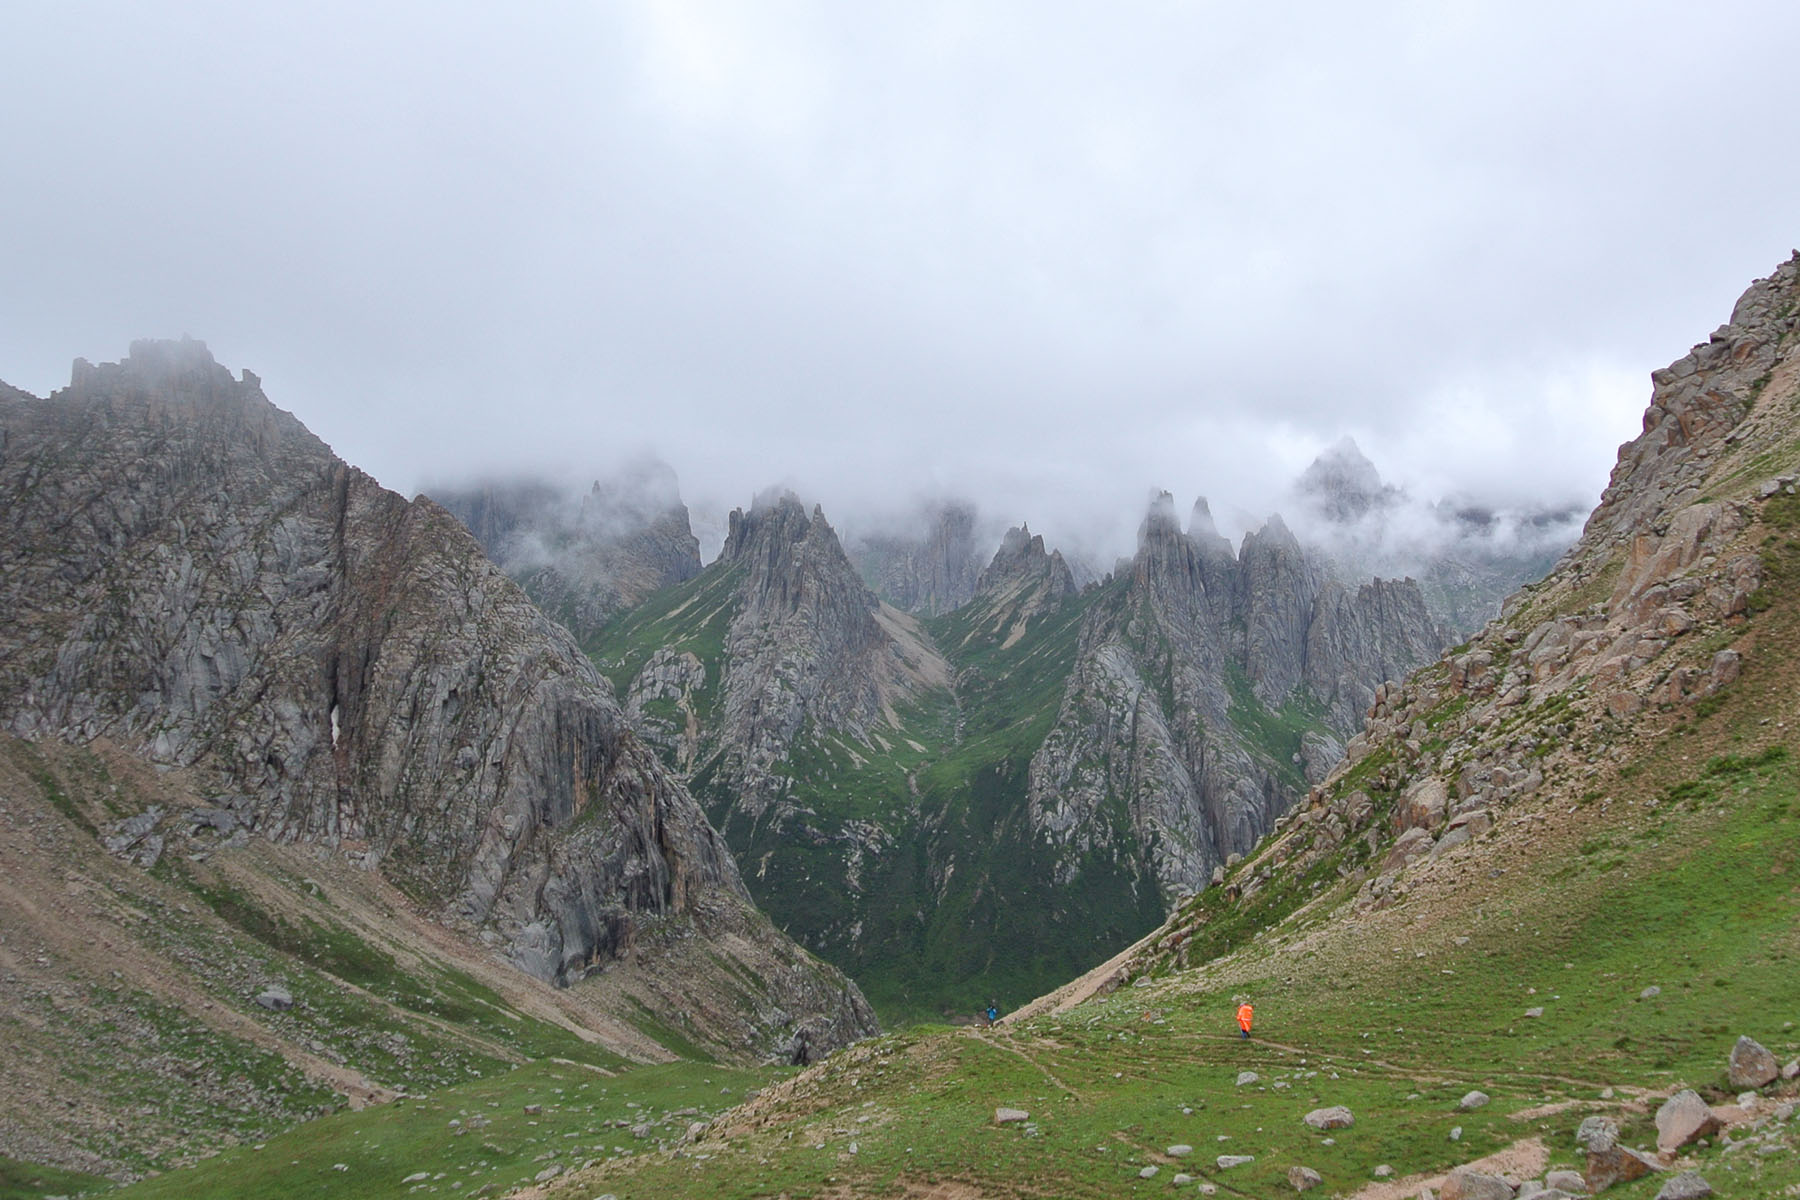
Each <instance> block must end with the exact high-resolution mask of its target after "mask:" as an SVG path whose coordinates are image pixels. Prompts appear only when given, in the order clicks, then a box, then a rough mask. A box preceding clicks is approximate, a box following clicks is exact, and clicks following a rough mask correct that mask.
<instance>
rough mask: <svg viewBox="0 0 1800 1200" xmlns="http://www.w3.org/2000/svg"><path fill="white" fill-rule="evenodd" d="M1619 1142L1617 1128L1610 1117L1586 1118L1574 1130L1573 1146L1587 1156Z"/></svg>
mask: <svg viewBox="0 0 1800 1200" xmlns="http://www.w3.org/2000/svg"><path fill="white" fill-rule="evenodd" d="M1618 1140H1619V1126H1618V1123H1617V1122H1616V1121H1614V1120H1613V1119H1612V1118H1611V1117H1588V1118H1587V1119H1585V1120H1584V1121H1582V1123H1581V1125H1580V1126H1579V1127H1578V1128H1577V1129H1576V1130H1575V1144H1576V1145H1578V1146H1580V1147H1581V1148H1582V1149H1583V1150H1586V1151H1587V1152H1588V1153H1589V1154H1592V1153H1594V1152H1595V1151H1596V1150H1605V1149H1607V1148H1608V1147H1610V1146H1611V1145H1612V1144H1613V1143H1614V1142H1616V1141H1618Z"/></svg>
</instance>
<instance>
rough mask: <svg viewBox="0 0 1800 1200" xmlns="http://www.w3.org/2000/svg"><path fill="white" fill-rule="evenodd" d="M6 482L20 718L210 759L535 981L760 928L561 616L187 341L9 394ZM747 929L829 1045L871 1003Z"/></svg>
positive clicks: (4, 678)
mask: <svg viewBox="0 0 1800 1200" xmlns="http://www.w3.org/2000/svg"><path fill="white" fill-rule="evenodd" d="M14 395H15V397H16V395H17V394H16V393H15V394H14ZM0 495H3V496H4V497H5V498H6V499H5V502H4V503H3V504H0V514H3V515H0V521H3V522H4V530H5V533H4V537H5V544H6V545H7V546H8V548H9V559H8V562H7V564H6V569H5V570H4V572H3V573H0V721H3V722H4V724H5V727H6V728H7V729H9V730H11V731H12V732H14V733H17V734H20V735H22V736H26V737H58V738H64V739H69V740H75V741H86V740H90V739H93V738H98V737H107V738H111V739H113V740H115V741H117V742H119V743H121V744H123V745H125V746H128V747H132V748H135V749H136V750H137V751H138V752H139V753H142V754H144V755H146V756H147V757H149V758H151V759H153V760H155V761H157V762H161V763H166V764H170V765H178V766H184V767H193V768H196V769H198V770H201V771H209V772H214V773H216V775H217V777H218V778H219V779H220V781H221V783H222V784H223V787H224V790H226V791H230V792H234V793H243V794H246V795H248V796H249V797H251V798H252V803H251V804H250V805H249V807H248V811H247V812H246V813H244V814H243V816H244V818H245V819H246V820H247V821H248V823H249V824H251V825H252V826H253V828H254V829H255V831H256V832H258V833H260V834H261V835H263V836H266V837H269V838H273V839H278V840H284V841H316V842H321V843H326V844H329V845H336V846H341V847H343V848H344V849H346V850H348V851H350V852H352V853H354V854H356V855H358V856H360V858H361V860H362V861H363V862H365V863H366V864H368V865H371V866H375V865H378V866H379V867H380V869H382V870H383V871H384V872H385V873H387V874H388V875H390V876H392V877H394V878H395V879H397V880H399V881H403V882H404V883H406V884H407V885H408V886H409V887H410V888H411V889H412V890H413V891H414V892H415V893H416V894H419V895H422V896H425V897H428V898H429V899H430V901H431V902H432V903H433V904H435V905H437V906H438V908H439V911H440V913H441V915H442V916H443V917H444V918H446V919H450V920H454V921H461V922H469V923H472V924H474V925H478V926H483V927H486V928H487V929H489V930H491V931H492V932H493V933H494V934H496V935H498V938H499V942H500V945H501V946H502V947H503V948H504V952H505V953H506V955H507V956H508V957H509V958H511V959H512V960H513V961H514V962H515V963H516V964H517V965H518V966H519V967H520V968H521V969H523V970H526V971H528V972H530V973H532V974H534V975H537V976H539V977H540V978H543V979H546V980H551V981H555V982H559V983H560V982H568V981H572V980H575V979H579V978H581V977H582V976H583V975H584V974H585V973H586V972H588V971H589V970H590V969H592V968H595V967H599V966H603V965H605V964H606V963H608V962H610V961H612V960H614V959H615V958H617V957H619V956H622V955H624V954H626V953H628V952H629V951H631V950H632V948H633V947H634V945H637V944H639V943H640V942H646V944H647V941H646V940H647V939H650V938H651V937H652V936H653V935H654V934H655V932H656V931H657V930H658V929H659V928H661V923H662V922H664V921H667V920H670V919H676V918H679V919H682V920H688V921H692V922H693V923H694V925H695V926H696V927H697V928H699V929H700V930H701V931H702V932H704V931H705V929H706V928H708V927H709V926H710V927H715V928H718V929H720V930H721V932H722V933H724V932H728V933H729V934H730V936H734V937H735V936H745V934H744V930H746V929H751V930H754V929H755V928H756V925H755V922H754V921H751V920H749V917H748V915H747V914H749V913H750V907H749V903H748V897H747V894H746V893H745V891H744V887H743V884H742V882H741V881H740V879H739V877H738V871H737V867H736V865H735V864H734V863H733V861H732V859H731V856H730V854H729V853H728V852H727V851H726V848H725V845H724V843H723V841H722V840H721V839H720V837H719V836H718V834H717V833H715V832H714V831H713V829H712V827H711V826H710V825H709V824H708V823H707V821H706V820H705V817H704V816H703V815H702V813H701V812H700V810H699V808H698V806H697V805H696V804H695V803H694V801H693V800H692V799H691V798H690V797H689V796H688V794H687V792H686V791H685V789H683V788H682V787H681V785H680V784H679V783H677V782H676V781H675V780H674V779H673V778H672V777H671V776H670V775H669V774H668V772H667V771H666V770H665V769H664V768H663V767H662V765H661V764H660V763H659V762H658V761H657V760H656V758H655V756H654V755H653V754H652V753H651V752H650V750H649V748H648V747H646V746H645V745H644V744H643V743H642V742H640V741H639V740H638V739H637V737H636V736H635V735H634V734H633V733H632V732H631V731H630V729H629V726H628V725H627V723H626V720H625V718H624V715H623V713H622V712H621V711H620V709H619V706H618V704H617V703H616V702H615V701H614V700H613V698H612V694H611V689H610V688H609V687H608V686H607V684H606V682H605V681H604V680H603V679H601V678H600V676H599V675H598V674H597V672H596V671H595V669H594V667H593V666H592V665H591V664H590V663H589V662H588V661H587V659H586V658H585V657H584V656H583V655H582V654H581V653H580V651H579V650H578V649H577V648H576V646H575V644H574V642H573V640H572V639H571V638H570V636H569V634H568V633H567V632H566V631H565V630H563V629H562V628H561V627H559V626H557V625H556V624H554V623H553V622H551V621H549V620H548V619H546V618H545V617H544V616H543V615H542V614H541V613H540V612H539V611H538V610H537V609H536V608H535V607H534V606H533V605H532V604H531V603H530V601H529V600H528V599H527V598H526V597H525V596H524V594H523V593H522V592H520V590H519V589H518V587H517V586H516V585H515V584H513V583H512V581H510V580H509V579H507V578H506V577H505V576H504V575H503V574H502V573H501V572H500V571H499V570H498V569H497V568H496V567H495V566H494V565H493V564H492V563H490V562H489V561H488V560H487V559H486V558H485V557H484V556H483V555H482V554H481V551H480V548H479V547H478V546H477V544H476V542H475V540H474V538H472V537H471V536H470V535H469V533H468V532H467V530H465V529H464V528H463V527H462V526H461V525H460V524H459V523H458V522H457V521H456V520H455V519H454V518H452V517H451V516H450V515H449V514H448V513H446V512H445V511H444V510H443V509H442V508H440V507H439V506H438V505H436V504H435V503H432V502H431V501H429V500H424V499H421V500H418V501H414V502H410V503H409V502H408V501H406V500H405V499H403V498H401V497H400V496H398V495H395V494H394V493H392V492H389V491H387V490H385V489H384V488H382V487H380V486H379V485H378V484H376V483H375V481H374V480H372V479H370V478H369V477H368V476H366V475H364V474H363V473H362V472H360V471H358V470H356V469H355V468H353V467H350V466H348V465H346V464H345V463H343V462H342V461H340V460H339V459H337V458H336V457H335V456H334V455H333V454H332V453H331V451H330V450H329V449H328V448H327V447H326V446H325V445H324V444H323V443H322V442H320V441H319V440H318V439H317V438H315V437H314V436H313V435H312V434H311V433H309V432H308V431H307V430H306V429H305V428H304V427H303V426H302V425H301V424H300V423H299V422H298V421H297V420H295V419H294V418H293V417H292V416H291V415H289V414H287V413H285V412H283V411H281V410H279V409H277V408H276V407H275V406H274V405H272V404H270V403H269V402H268V400H267V399H266V398H265V397H264V396H263V394H262V391H261V388H260V386H259V385H258V383H257V381H256V380H255V378H254V376H250V375H249V374H248V373H246V375H245V378H244V379H243V380H241V381H240V380H235V379H233V378H232V377H231V375H230V374H229V373H228V372H227V371H226V370H225V369H224V368H223V367H220V366H219V365H218V364H217V363H215V362H214V361H213V360H212V356H211V355H210V354H208V353H207V351H206V349H205V347H204V346H202V345H200V344H199V343H197V342H182V343H143V342H140V343H136V344H134V346H133V347H132V354H131V356H130V357H129V358H128V359H126V360H125V362H123V363H120V364H107V365H103V366H98V367H95V366H91V365H89V364H87V363H85V362H80V361H78V362H77V364H76V369H75V372H74V382H73V384H72V385H71V387H69V388H68V389H66V390H64V391H63V392H60V393H58V394H57V395H56V396H54V397H53V398H51V399H49V400H32V399H18V398H0ZM747 936H749V937H750V938H751V940H752V941H753V942H756V943H757V944H759V945H761V946H762V949H763V950H766V951H767V952H768V953H769V954H770V955H772V956H773V957H774V958H775V959H779V960H781V961H782V962H783V963H784V964H786V966H785V967H784V969H783V971H782V972H780V973H779V974H780V975H781V976H782V978H781V979H776V980H772V981H771V987H772V989H773V990H772V992H771V994H770V996H769V997H768V998H769V999H770V1000H771V1002H772V1005H771V1011H773V1010H774V1009H779V1010H781V1011H782V1012H783V1013H785V1014H786V1016H787V1020H788V1023H789V1024H792V1025H794V1026H796V1027H799V1026H805V1025H808V1024H809V1023H810V1024H811V1025H813V1026H814V1027H815V1028H816V1029H817V1030H818V1031H819V1032H820V1036H824V1037H829V1038H831V1039H834V1044H835V1041H841V1040H843V1039H844V1038H846V1037H854V1036H857V1035H858V1034H859V1033H864V1032H868V1031H869V1030H871V1029H872V1028H873V1021H872V1017H871V1016H870V1014H869V1012H868V1009H867V1006H866V1004H864V1003H863V1001H862V998H861V996H860V995H858V994H856V992H855V989H854V988H853V987H852V986H850V985H849V984H848V983H847V982H846V981H844V980H843V979H842V977H841V976H838V975H837V974H836V973H835V972H833V971H831V970H830V969H829V968H824V967H822V966H821V965H820V964H817V963H814V962H811V961H810V960H808V959H806V957H805V955H804V954H803V953H801V952H799V951H798V950H797V948H795V947H793V946H792V945H791V943H786V942H785V939H781V938H780V937H779V935H776V934H774V933H773V932H772V931H766V932H763V933H761V934H756V933H751V934H749V935H747ZM765 943H766V944H765ZM788 968H797V970H790V969H788ZM767 1034H768V1031H764V1034H763V1035H757V1036H764V1035H767Z"/></svg>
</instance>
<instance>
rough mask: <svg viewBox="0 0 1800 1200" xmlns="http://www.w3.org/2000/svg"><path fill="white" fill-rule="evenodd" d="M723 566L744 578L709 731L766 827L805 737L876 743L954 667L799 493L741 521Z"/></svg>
mask: <svg viewBox="0 0 1800 1200" xmlns="http://www.w3.org/2000/svg"><path fill="white" fill-rule="evenodd" d="M719 562H720V563H722V564H727V565H729V566H730V567H731V568H733V569H736V570H738V571H740V572H741V581H740V583H739V585H738V592H737V595H738V607H737V611H736V613H735V614H734V615H733V617H732V618H731V623H730V630H729V632H728V633H727V635H726V667H725V675H724V678H723V679H722V680H721V682H720V688H721V693H722V697H723V699H722V713H721V716H720V719H719V721H718V725H717V728H716V729H715V730H713V731H712V736H713V738H714V743H713V744H715V745H716V746H717V747H719V749H720V751H721V756H720V760H719V762H720V765H719V768H718V778H719V779H720V780H721V781H722V782H723V783H724V784H725V788H726V790H727V791H730V792H732V793H733V794H734V799H733V801H732V804H733V807H734V808H736V809H737V810H739V811H742V812H744V813H746V814H749V815H751V816H753V817H755V816H760V815H761V814H762V813H763V812H764V811H765V810H766V809H767V808H768V807H769V806H770V805H771V804H773V803H775V802H776V801H777V799H778V798H779V797H780V796H781V794H782V792H783V788H784V781H783V779H782V776H781V775H780V773H779V770H778V768H779V764H780V762H781V759H782V757H783V756H784V755H785V754H786V753H787V752H788V749H789V748H790V747H791V746H793V745H794V742H795V739H796V738H797V737H798V736H799V734H800V732H801V730H802V729H803V728H805V727H807V726H808V725H810V726H811V727H813V728H814V729H816V730H821V731H830V732H837V733H844V734H848V735H849V736H851V737H853V738H855V739H856V740H858V741H861V742H864V743H867V742H868V741H869V740H870V737H871V734H872V732H874V731H876V730H880V729H885V728H888V727H890V726H891V725H892V724H893V712H894V709H895V707H897V706H898V705H901V704H903V703H904V702H905V701H906V700H907V699H908V698H910V697H911V696H913V695H916V694H918V693H920V692H922V691H924V690H927V689H929V688H931V687H942V686H945V685H946V684H947V683H948V681H949V674H950V671H949V666H948V664H946V663H945V662H944V660H943V658H942V656H941V655H939V654H938V653H937V651H936V650H935V649H933V648H932V647H930V646H929V645H928V644H927V643H925V642H923V641H921V640H920V639H919V637H918V635H917V634H916V626H913V625H911V624H910V623H909V621H910V619H909V618H905V617H900V618H898V619H895V617H894V616H893V615H892V610H888V609H884V607H883V605H882V604H881V601H879V600H878V599H876V597H875V595H874V593H872V592H870V591H869V589H868V588H867V587H866V586H864V584H863V582H862V580H861V579H860V578H858V576H857V574H856V572H855V571H854V570H853V569H852V568H851V566H850V563H849V560H848V559H846V558H845V557H844V552H843V547H842V546H841V545H840V544H839V543H838V538H837V533H836V532H835V531H834V530H833V529H832V527H831V525H830V523H829V522H827V521H826V519H825V515H824V513H823V512H821V511H820V510H819V509H818V508H817V507H815V508H814V509H813V510H812V512H811V513H810V514H809V513H808V512H807V511H806V509H805V508H803V507H802V506H801V504H800V502H799V500H798V499H796V498H795V497H794V496H793V495H792V494H791V493H782V494H777V495H773V496H769V497H764V498H760V499H759V500H758V502H757V503H756V504H755V505H753V506H752V507H751V509H750V511H749V512H748V513H745V512H743V511H742V510H738V511H734V512H733V513H732V514H731V517H730V526H729V532H728V533H727V535H726V538H725V546H724V549H723V550H722V551H721V552H720V554H719Z"/></svg>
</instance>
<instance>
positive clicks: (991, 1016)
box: [987, 1000, 1000, 1025]
mask: <svg viewBox="0 0 1800 1200" xmlns="http://www.w3.org/2000/svg"><path fill="white" fill-rule="evenodd" d="M987 1019H988V1024H989V1025H992V1024H993V1023H994V1022H995V1021H998V1020H999V1019H1000V1006H999V1005H997V1004H995V1003H994V1002H993V1001H992V1000H989V1001H988V1006H987Z"/></svg>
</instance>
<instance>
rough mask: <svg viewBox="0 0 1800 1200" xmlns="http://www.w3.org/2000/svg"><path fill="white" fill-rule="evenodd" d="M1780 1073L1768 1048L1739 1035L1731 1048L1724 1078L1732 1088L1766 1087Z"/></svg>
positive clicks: (1779, 1068) (1778, 1066)
mask: <svg viewBox="0 0 1800 1200" xmlns="http://www.w3.org/2000/svg"><path fill="white" fill-rule="evenodd" d="M1779 1074H1781V1067H1780V1065H1779V1064H1777V1063H1776V1061H1775V1056H1774V1055H1773V1054H1770V1053H1769V1051H1768V1048H1767V1047H1765V1046H1763V1045H1762V1044H1761V1043H1759V1042H1756V1041H1754V1040H1752V1039H1750V1038H1747V1037H1740V1038H1739V1039H1738V1040H1737V1045H1735V1046H1733V1047H1732V1048H1731V1062H1730V1064H1729V1065H1728V1066H1727V1068H1726V1071H1725V1078H1726V1079H1727V1080H1728V1081H1729V1082H1730V1084H1731V1086H1732V1087H1733V1088H1737V1089H1740V1090H1741V1089H1744V1088H1760V1087H1767V1086H1768V1085H1769V1084H1771V1083H1773V1082H1775V1077H1776V1076H1777V1075H1779Z"/></svg>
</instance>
